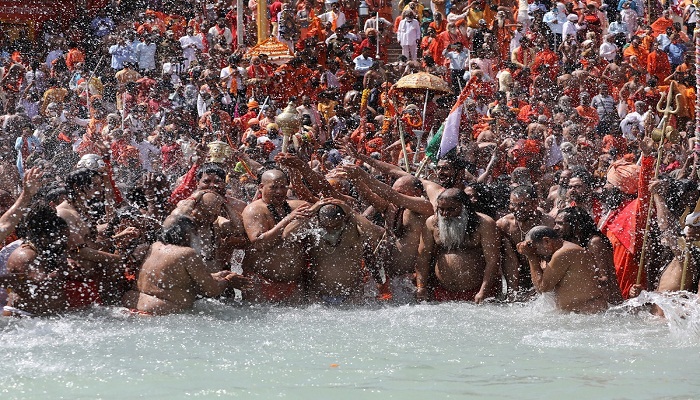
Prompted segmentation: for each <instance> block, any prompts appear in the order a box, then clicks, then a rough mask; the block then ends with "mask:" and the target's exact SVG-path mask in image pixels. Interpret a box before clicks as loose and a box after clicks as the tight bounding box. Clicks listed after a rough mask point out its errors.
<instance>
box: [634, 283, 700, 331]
mask: <svg viewBox="0 0 700 400" xmlns="http://www.w3.org/2000/svg"><path fill="white" fill-rule="evenodd" d="M652 303H653V304H656V305H657V306H659V308H661V310H663V312H664V317H665V320H666V323H667V324H668V327H669V329H670V332H671V334H672V335H673V336H674V337H675V338H676V339H677V340H680V341H687V343H699V342H700V302H699V301H698V295H697V294H695V293H691V292H687V291H682V292H667V293H658V292H647V291H643V292H642V293H641V294H640V295H639V297H637V298H634V299H630V300H628V301H627V302H626V303H625V305H623V307H627V308H630V307H631V308H634V307H643V306H644V305H646V304H652Z"/></svg>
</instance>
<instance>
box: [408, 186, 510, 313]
mask: <svg viewBox="0 0 700 400" xmlns="http://www.w3.org/2000/svg"><path fill="white" fill-rule="evenodd" d="M435 209H436V215H433V216H432V217H430V218H428V220H427V221H426V224H425V227H424V228H423V233H422V236H421V243H420V246H419V247H418V260H417V266H416V285H417V286H418V292H417V296H418V298H419V299H427V298H428V289H430V288H429V287H428V284H429V276H431V275H432V274H433V273H434V275H435V277H436V278H437V284H436V285H435V286H434V287H432V289H433V299H434V300H437V301H474V302H476V303H481V302H482V301H484V299H486V298H488V297H492V296H495V295H496V294H497V288H498V285H497V279H496V278H497V273H498V270H499V267H500V265H499V264H500V239H499V235H498V229H497V228H496V223H495V222H494V220H493V219H491V218H490V217H489V216H487V215H484V214H480V213H477V212H475V211H474V209H473V205H472V202H471V200H470V198H469V196H467V194H466V193H464V191H463V190H461V189H457V188H452V189H447V190H445V191H444V192H442V193H441V194H440V195H439V196H438V198H437V202H436V207H435Z"/></svg>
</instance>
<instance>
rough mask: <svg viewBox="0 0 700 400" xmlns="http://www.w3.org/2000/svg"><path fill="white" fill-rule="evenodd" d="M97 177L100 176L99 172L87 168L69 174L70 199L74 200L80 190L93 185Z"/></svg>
mask: <svg viewBox="0 0 700 400" xmlns="http://www.w3.org/2000/svg"><path fill="white" fill-rule="evenodd" d="M96 175H99V172H97V171H94V170H91V169H87V168H78V169H76V170H75V171H71V172H70V173H68V175H67V176H66V194H68V197H69V198H71V199H74V198H75V197H76V194H77V192H78V190H80V189H85V188H87V187H89V186H90V185H92V178H94V177H95V176H96Z"/></svg>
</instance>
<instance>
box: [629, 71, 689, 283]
mask: <svg viewBox="0 0 700 400" xmlns="http://www.w3.org/2000/svg"><path fill="white" fill-rule="evenodd" d="M674 83H675V81H671V84H670V85H669V87H668V92H667V93H666V107H665V108H661V104H662V102H663V101H664V97H663V96H661V98H660V99H659V102H658V103H657V104H656V111H658V112H662V113H664V116H663V118H662V119H661V138H660V140H659V151H658V152H657V155H656V166H655V167H654V179H658V178H659V168H660V167H661V158H662V154H663V151H664V144H665V139H666V127H668V120H669V118H670V117H671V114H677V113H678V110H679V109H680V96H681V94H680V93H678V94H676V96H673V85H674ZM673 103H675V107H673V105H674V104H673ZM651 208H652V207H651V204H649V209H648V210H647V220H646V225H645V228H644V239H643V240H642V253H641V255H640V256H639V267H638V268H637V284H638V285H639V284H640V283H642V270H643V269H644V261H645V258H646V250H647V239H648V238H649V224H650V222H651Z"/></svg>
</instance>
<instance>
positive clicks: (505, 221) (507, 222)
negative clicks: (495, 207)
mask: <svg viewBox="0 0 700 400" xmlns="http://www.w3.org/2000/svg"><path fill="white" fill-rule="evenodd" d="M514 221H515V216H514V215H513V214H507V215H504V216H502V217H501V218H499V219H498V221H496V226H497V227H498V229H500V230H502V231H507V230H508V228H509V227H510V226H511V225H512V224H513V222H514Z"/></svg>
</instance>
